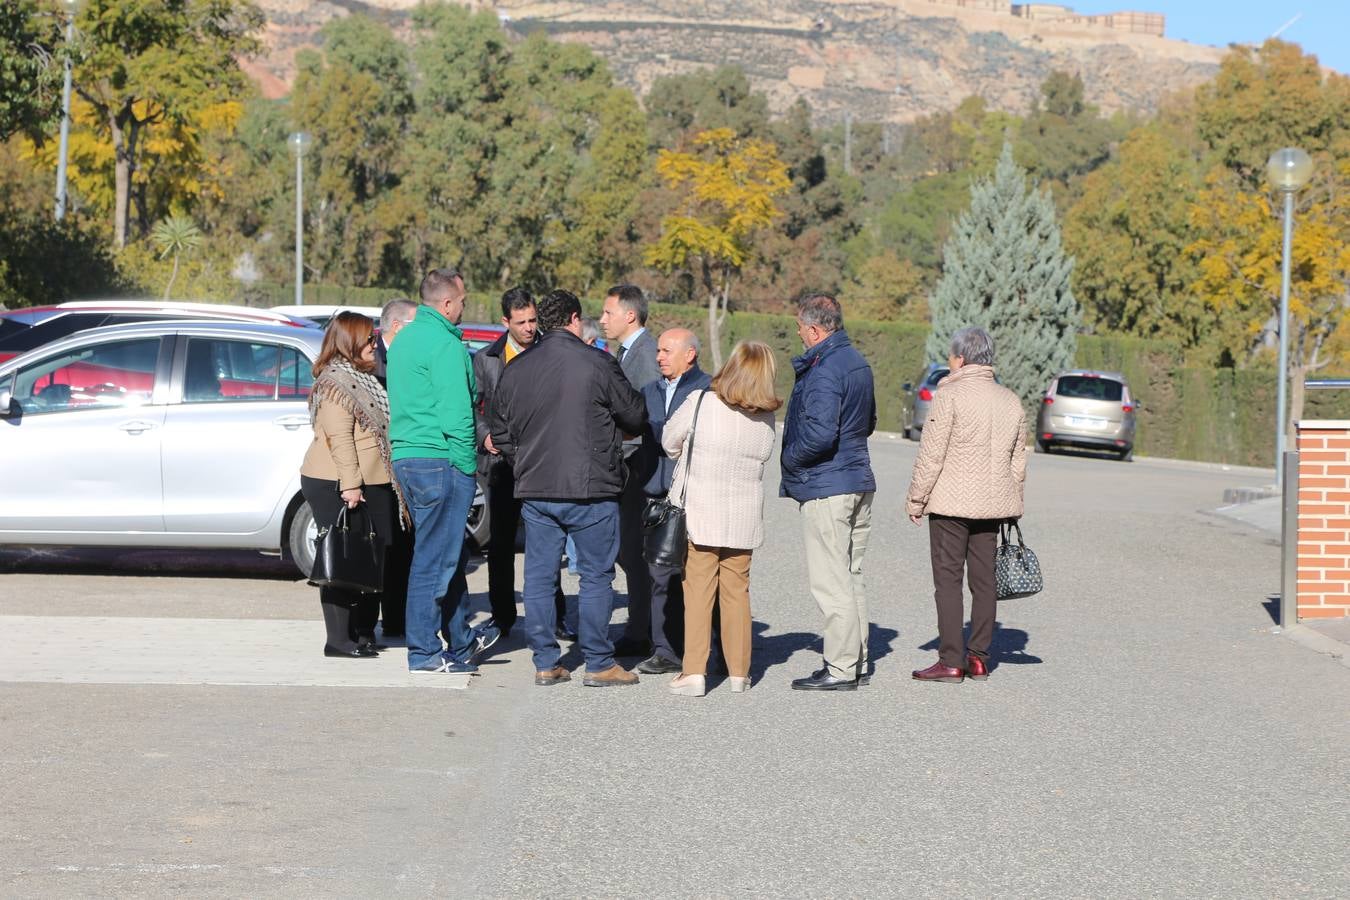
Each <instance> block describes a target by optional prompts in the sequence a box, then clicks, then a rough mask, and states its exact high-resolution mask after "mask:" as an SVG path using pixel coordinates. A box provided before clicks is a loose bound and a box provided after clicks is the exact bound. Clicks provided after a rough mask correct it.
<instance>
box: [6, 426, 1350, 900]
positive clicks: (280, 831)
mask: <svg viewBox="0 0 1350 900" xmlns="http://www.w3.org/2000/svg"><path fill="white" fill-rule="evenodd" d="M913 457H914V448H913V445H912V444H907V443H905V442H903V441H899V440H891V439H885V438H883V439H879V440H877V441H876V442H875V443H874V460H875V463H876V467H877V470H878V478H879V482H880V492H879V500H878V502H877V504H876V507H875V509H876V522H875V530H874V534H875V538H874V542H873V548H872V550H871V553H870V555H869V557H868V560H867V565H866V575H867V581H868V584H869V593H870V596H871V598H872V605H873V609H874V616H873V618H874V620H875V622H876V624H875V625H874V626H873V632H872V638H871V640H872V655H873V658H874V659H876V661H877V675H876V677H875V678H874V679H873V682H872V685H871V686H870V687H869V688H865V689H863V690H860V691H859V692H857V693H855V694H839V695H829V694H824V695H812V694H805V695H803V694H800V693H794V692H792V691H789V690H788V689H787V682H788V681H789V680H790V679H791V678H792V677H795V676H797V675H801V674H804V673H806V672H809V671H810V670H811V669H813V668H814V667H815V665H816V663H817V659H818V652H819V649H818V642H817V639H816V636H815V635H816V631H817V628H818V625H819V623H818V617H817V613H816V611H815V609H814V605H813V603H812V601H811V600H810V598H809V595H808V594H807V593H806V590H805V588H804V584H805V573H804V571H803V564H802V552H801V538H800V534H799V531H798V523H797V520H796V512H795V508H794V506H793V505H792V504H791V503H789V502H788V501H780V500H777V499H774V500H771V501H770V502H769V504H768V518H769V522H768V534H769V535H770V542H769V543H768V545H766V547H765V548H763V549H762V550H761V551H759V552H757V553H756V555H755V561H754V571H753V579H752V593H753V603H754V607H755V612H756V620H757V633H756V637H755V675H756V679H757V680H756V684H755V686H754V688H753V689H752V690H751V691H750V692H749V693H748V694H744V695H732V694H731V693H730V692H729V691H728V690H726V689H725V687H723V686H714V690H713V691H712V692H711V693H710V694H709V695H708V697H706V698H704V699H701V700H696V699H690V698H676V697H671V696H669V695H668V694H667V693H666V692H665V685H664V682H665V680H666V679H665V678H664V677H662V678H644V679H643V682H642V684H641V685H640V686H638V687H637V688H632V689H621V690H607V691H597V690H588V689H584V688H582V687H581V685H580V684H579V683H577V682H574V683H573V684H571V685H566V686H562V687H558V688H550V689H544V688H535V687H533V686H532V684H531V666H530V663H529V657H528V653H527V652H526V651H525V650H524V649H523V648H522V647H521V646H520V645H519V643H514V644H513V646H511V647H509V648H507V651H506V652H504V653H502V654H501V655H499V656H497V657H496V658H495V659H494V660H493V661H492V663H493V664H491V665H488V666H486V667H485V669H484V674H483V675H482V677H480V678H477V679H474V683H473V684H472V686H471V687H470V688H469V689H468V690H460V691H440V690H426V689H419V688H417V687H415V686H409V685H408V684H406V683H399V682H397V681H390V683H389V684H387V685H386V686H368V687H361V686H323V685H325V684H329V682H328V681H325V680H324V679H325V678H327V677H329V676H330V675H331V674H332V672H333V671H334V670H333V669H331V668H325V667H327V666H330V665H331V666H341V665H346V666H354V665H372V666H388V669H387V674H390V675H391V677H392V675H393V674H394V673H396V669H397V663H398V660H397V658H396V657H397V654H387V655H386V657H393V658H382V659H380V660H377V661H373V662H370V663H366V662H359V663H357V662H354V663H347V662H345V661H343V662H341V663H339V662H337V661H331V662H330V661H324V660H321V659H318V658H317V650H318V647H319V643H320V641H321V639H322V638H321V629H320V626H319V624H318V622H317V609H316V606H317V604H316V598H315V596H314V593H313V591H312V589H309V588H306V587H305V586H304V585H302V584H299V583H297V582H296V581H295V580H293V579H292V578H291V577H290V575H289V573H288V572H287V571H286V570H285V568H284V567H283V566H279V565H278V564H276V563H272V562H267V561H260V560H258V559H257V558H254V557H250V556H248V555H240V556H231V557H229V558H228V559H227V560H223V558H221V557H210V556H208V557H205V558H203V557H201V556H200V555H198V556H175V557H171V558H170V563H169V565H168V567H167V568H166V567H163V566H161V567H160V568H159V569H158V570H156V571H155V572H153V573H151V574H149V575H147V574H145V573H144V571H143V566H144V565H145V560H147V559H151V558H155V557H150V556H147V555H139V556H138V557H136V558H130V557H127V556H125V555H121V554H117V555H114V556H111V557H109V556H105V557H103V558H98V557H97V555H95V556H94V558H91V557H90V555H88V554H77V555H74V556H72V555H70V554H62V555H57V556H55V557H51V556H49V557H47V558H46V561H45V562H44V561H42V560H41V559H39V560H36V561H35V560H34V559H33V558H32V557H31V555H29V554H26V553H20V552H10V553H6V554H3V555H0V571H4V572H5V574H0V626H4V627H6V628H7V629H8V631H9V632H10V634H11V635H14V634H16V633H22V635H24V637H23V640H22V643H21V644H20V645H17V646H16V645H15V643H12V642H11V643H10V646H9V647H8V649H9V651H10V652H9V653H8V654H6V655H7V656H8V657H9V659H10V661H9V662H3V661H0V810H3V813H2V814H0V894H3V895H10V896H25V897H27V896H71V895H88V894H131V895H146V896H170V895H174V896H182V895H191V896H241V895H250V896H315V895H323V896H355V895H358V894H364V895H389V894H393V895H404V896H426V895H430V894H433V893H436V894H440V895H443V896H451V897H494V898H495V897H503V898H506V897H544V896H553V897H570V896H577V897H581V896H585V897H629V896H639V895H641V896H653V897H724V896H726V897H729V896H785V895H801V896H826V897H857V896H905V897H943V898H949V897H954V896H976V895H978V896H992V895H1000V896H1053V897H1063V896H1079V897H1087V896H1092V897H1099V896H1110V897H1144V896H1149V897H1153V896H1211V895H1219V894H1230V895H1237V896H1252V897H1272V896H1278V897H1292V896H1310V897H1332V896H1345V895H1347V894H1350V863H1347V858H1348V857H1347V853H1346V850H1345V848H1346V847H1347V846H1350V816H1347V803H1346V797H1347V787H1348V786H1350V785H1347V774H1346V773H1347V766H1346V762H1347V757H1346V749H1345V748H1346V747H1347V746H1348V745H1350V724H1348V723H1347V717H1346V715H1345V711H1346V710H1347V709H1350V671H1348V670H1347V669H1346V668H1345V667H1343V666H1340V665H1338V664H1337V663H1336V662H1335V661H1333V660H1331V659H1329V658H1327V657H1325V656H1321V655H1319V654H1317V653H1314V652H1311V651H1309V650H1307V649H1305V648H1304V647H1301V646H1298V645H1296V644H1294V643H1293V642H1291V641H1288V640H1286V639H1284V638H1282V637H1280V636H1277V635H1273V634H1271V633H1270V631H1269V628H1270V625H1271V619H1270V616H1269V614H1268V612H1267V609H1266V605H1265V601H1266V600H1267V598H1268V597H1269V595H1270V594H1272V593H1274V592H1275V591H1277V590H1278V587H1279V571H1278V549H1277V546H1276V542H1275V541H1274V540H1273V539H1272V538H1271V536H1270V535H1268V534H1266V533H1263V532H1261V531H1259V530H1258V529H1255V528H1244V527H1243V526H1241V525H1238V524H1235V523H1233V522H1231V521H1229V520H1225V519H1222V518H1219V517H1216V516H1213V515H1212V514H1210V513H1209V512H1208V510H1211V509H1213V508H1214V507H1215V506H1217V505H1218V502H1219V498H1220V496H1221V493H1222V489H1223V488H1224V487H1232V486H1236V485H1239V484H1258V483H1261V482H1262V481H1263V480H1266V479H1268V476H1266V478H1263V477H1262V476H1260V475H1258V474H1252V473H1234V472H1227V473H1225V472H1222V471H1217V470H1203V469H1188V468H1178V467H1175V466H1167V465H1161V464H1154V463H1149V462H1136V463H1134V464H1128V465H1127V464H1121V463H1114V462H1109V461H1105V460H1099V459H1090V458H1074V457H1060V456H1056V457H1044V456H1036V457H1035V458H1034V459H1033V462H1032V468H1031V482H1030V484H1029V487H1028V507H1029V512H1028V516H1027V519H1026V525H1027V539H1028V541H1029V542H1030V543H1031V544H1032V546H1034V548H1035V549H1036V550H1037V551H1038V553H1039V554H1040V556H1041V558H1042V560H1043V563H1044V566H1045V568H1046V571H1047V577H1048V580H1049V586H1048V588H1047V590H1046V591H1045V593H1043V594H1042V595H1040V596H1038V597H1035V598H1030V599H1027V600H1019V601H1009V602H1007V603H1005V604H1002V605H1001V606H1000V626H1001V627H1000V631H999V633H998V637H997V639H996V641H997V643H996V658H997V660H998V662H999V667H998V668H997V669H996V670H995V672H994V674H993V676H992V677H991V678H990V679H989V680H988V681H987V682H985V683H983V684H976V683H972V682H967V683H966V684H963V685H959V686H957V685H927V684H918V683H915V682H912V681H911V680H910V678H909V672H910V670H911V669H913V668H916V667H918V666H920V665H926V664H927V663H928V662H930V661H931V660H932V659H933V658H934V655H935V653H934V651H933V649H932V648H933V646H934V642H935V638H936V631H935V627H934V620H933V609H932V600H931V596H932V589H931V584H930V580H929V571H928V564H927V540H926V533H925V531H924V530H921V529H918V528H915V527H913V526H912V525H910V524H909V523H908V522H907V521H906V520H905V519H904V516H903V510H902V508H901V505H900V504H899V502H898V498H899V497H900V496H901V493H902V491H903V490H904V487H905V485H906V483H907V480H908V475H909V470H910V466H911V464H912V462H913ZM222 560H223V561H222ZM72 566H74V567H76V568H77V572H76V573H75V574H62V573H63V572H64V571H66V570H67V569H68V568H70V567H72ZM484 576H485V573H484V572H483V571H482V570H480V571H478V572H475V573H474V574H473V576H472V584H473V589H474V590H475V591H476V592H477V593H476V596H475V602H476V603H477V605H478V606H479V608H480V609H482V608H485V597H484V596H483V595H482V590H483V588H484V586H485V582H484ZM621 616H622V611H620V613H619V614H618V616H616V619H617V618H621ZM4 617H13V618H4ZM94 617H99V618H94ZM145 619H152V620H154V619H157V620H159V623H160V628H159V629H155V627H154V625H155V623H154V622H150V623H148V624H147V623H146V622H145V621H144V620H145ZM202 619H227V620H228V619H234V620H236V621H235V622H229V621H225V622H221V623H218V624H217V626H216V627H217V628H218V633H219V635H220V639H219V641H218V642H216V643H215V644H214V645H212V644H205V645H200V646H201V649H200V654H201V659H200V668H201V669H202V670H203V671H204V672H205V673H206V674H198V675H194V674H193V673H192V672H191V671H190V670H191V668H192V667H191V666H190V665H189V666H187V667H186V674H184V671H185V670H184V666H183V664H182V660H181V659H179V669H176V670H174V672H176V673H177V674H173V673H170V674H168V675H164V676H163V677H160V678H152V677H150V675H146V676H145V678H144V682H143V683H136V684H126V683H94V682H98V681H101V680H102V681H107V680H114V679H113V678H112V675H111V674H108V673H112V672H113V670H116V672H117V673H125V672H126V671H127V670H129V669H134V668H135V666H134V665H132V664H131V663H129V662H128V661H127V660H126V659H116V660H115V661H114V658H115V657H116V656H117V655H119V654H121V655H124V656H125V655H130V656H132V657H135V658H139V657H144V658H145V659H146V667H145V668H147V669H150V668H152V665H151V664H152V663H156V662H162V659H161V657H162V656H163V655H164V654H166V653H171V652H173V651H171V650H168V649H164V648H162V647H159V645H158V644H157V643H156V638H158V637H162V636H166V635H171V636H174V637H175V640H177V641H180V642H181V641H187V640H188V638H187V637H183V636H184V635H200V633H201V630H200V627H199V622H198V620H202ZM264 619H277V620H285V621H279V622H276V623H275V627H276V628H277V629H278V633H282V632H283V631H284V632H285V633H286V634H303V633H305V632H304V626H303V625H302V624H298V622H300V621H309V622H310V623H311V625H310V627H311V630H312V637H309V638H306V639H304V640H301V641H300V642H299V643H298V644H296V645H295V646H294V647H292V648H289V649H287V648H284V647H277V648H276V649H275V650H274V651H273V654H274V656H275V657H277V658H278V659H281V660H284V661H285V664H284V665H282V664H280V663H278V665H277V666H276V667H275V671H273V670H272V669H268V667H267V664H266V662H265V660H264V662H259V661H258V660H257V657H258V652H259V651H258V650H257V649H256V648H252V647H248V646H246V645H248V644H250V643H256V642H258V641H259V640H261V639H260V638H259V637H258V629H259V627H260V626H259V620H264ZM119 620H125V621H119ZM81 635H84V636H85V637H87V641H85V642H82V640H81ZM305 640H308V643H305ZM513 640H514V639H513ZM194 646H198V645H194ZM35 647H36V648H38V649H39V650H40V651H41V653H40V655H42V656H43V657H44V663H43V664H44V665H45V666H46V667H47V670H48V671H52V672H54V673H55V675H54V676H53V681H48V682H43V683H32V682H29V683H19V682H18V681H17V680H16V679H17V678H18V677H19V674H18V673H20V672H21V671H23V670H24V667H23V666H22V665H21V664H20V663H18V662H15V661H14V658H15V656H16V652H15V651H25V652H27V651H30V650H31V649H32V648H35ZM51 656H56V657H58V658H60V664H59V665H56V666H52V665H51V662H50V658H49V657H51ZM179 656H181V653H180V654H179ZM263 656H264V657H265V656H266V654H265V653H264V654H263ZM292 657H293V658H294V659H299V660H301V661H302V662H305V663H307V664H308V667H307V668H306V667H302V670H303V671H305V672H306V675H305V677H311V680H313V681H315V682H316V684H314V685H304V686H302V685H300V684H297V683H296V681H297V679H298V678H299V677H300V676H297V674H296V667H295V665H294V659H292ZM241 660H245V661H244V662H241ZM241 666H242V667H246V668H249V669H250V670H252V671H254V672H255V674H257V676H258V677H257V678H256V680H258V681H267V680H268V678H267V677H264V676H265V675H266V674H267V672H272V673H273V675H274V677H273V678H272V681H273V682H274V683H273V684H271V685H251V686H229V685H228V684H220V683H213V682H219V681H221V680H226V681H228V678H227V677H226V676H229V675H230V674H231V673H232V672H233V671H235V670H236V669H238V668H240V667H241ZM165 671H167V670H165ZM372 671H373V670H372ZM212 673H218V674H219V676H220V677H216V675H213V674H212ZM56 676H60V677H64V678H65V680H67V681H83V682H89V683H80V684H69V683H65V684H62V683H55V682H54V677H56ZM321 676H322V677H321ZM119 677H121V676H119ZM361 677H374V676H361ZM355 678H356V676H353V679H355ZM376 680H378V679H376ZM193 681H195V682H200V683H186V682H193Z"/></svg>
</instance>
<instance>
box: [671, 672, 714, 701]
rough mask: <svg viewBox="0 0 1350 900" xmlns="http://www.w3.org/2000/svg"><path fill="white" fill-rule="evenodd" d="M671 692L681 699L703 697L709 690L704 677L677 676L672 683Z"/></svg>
mask: <svg viewBox="0 0 1350 900" xmlns="http://www.w3.org/2000/svg"><path fill="white" fill-rule="evenodd" d="M670 692H671V693H672V694H678V695H679V696H681V697H702V696H703V695H704V694H705V693H707V688H706V686H705V683H704V678H703V676H702V675H677V676H675V678H674V679H673V680H672V681H671V682H670Z"/></svg>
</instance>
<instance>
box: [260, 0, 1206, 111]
mask: <svg viewBox="0 0 1350 900" xmlns="http://www.w3.org/2000/svg"><path fill="white" fill-rule="evenodd" d="M415 3H416V0H364V2H361V0H260V6H261V7H262V8H263V10H264V11H265V12H266V13H267V16H268V31H267V35H266V38H265V40H266V43H267V46H268V48H269V52H268V54H267V55H266V56H265V57H264V58H262V59H259V60H255V61H253V62H252V63H251V64H250V65H249V70H250V72H251V73H252V74H253V75H254V77H255V78H257V79H258V81H259V83H260V84H262V86H263V88H264V90H265V91H267V92H268V93H269V94H272V95H277V94H280V93H284V91H285V90H286V86H287V85H288V84H289V83H290V79H291V78H292V76H293V59H294V54H295V51H296V50H297V49H298V48H300V47H303V46H306V45H309V44H312V43H314V42H315V41H316V33H317V31H318V29H319V28H320V27H321V26H322V25H323V23H324V22H326V21H328V20H329V19H331V18H334V17H337V16H343V15H349V14H351V13H353V12H363V13H366V14H369V15H373V16H376V17H378V18H381V19H383V20H385V21H387V22H388V23H389V24H391V25H392V26H394V28H395V29H396V30H403V29H405V28H406V26H407V19H408V10H409V9H410V8H411V7H412V6H414V5H415ZM468 5H475V6H480V7H484V8H489V9H495V10H496V11H497V13H498V15H499V16H500V17H501V18H502V21H503V24H504V27H506V28H509V29H511V30H512V31H514V32H517V33H521V34H523V33H527V32H529V31H531V30H536V29H542V30H544V31H546V32H547V33H549V34H551V35H553V36H555V37H556V38H558V39H560V40H567V41H577V42H580V43H584V44H586V45H588V46H590V47H591V48H593V49H594V50H596V51H597V52H598V53H600V54H602V55H604V56H605V57H606V58H607V59H609V60H610V63H611V66H612V68H613V70H614V72H615V73H616V75H617V76H618V77H619V78H620V79H621V80H622V81H623V82H624V83H626V84H628V85H630V86H631V87H633V88H635V89H637V90H638V91H645V90H646V89H647V87H649V86H650V84H651V82H652V81H653V80H654V79H656V78H657V77H659V76H661V75H666V74H671V73H678V72H687V71H690V70H693V69H697V68H700V67H707V66H712V65H717V64H721V63H735V64H738V65H740V66H742V67H743V68H744V69H745V70H746V72H747V73H748V74H749V76H750V78H751V80H752V81H753V82H754V84H755V86H756V87H757V88H758V89H760V90H762V91H764V92H765V93H766V94H768V96H769V97H770V99H771V101H772V104H773V106H774V107H775V108H777V109H782V108H784V107H786V106H788V105H789V104H791V103H792V102H793V101H794V100H796V99H797V98H798V97H803V96H804V97H806V98H807V100H808V101H810V103H811V105H812V107H813V108H814V109H815V110H816V111H817V114H818V115H819V116H820V117H821V118H822V119H825V120H830V119H837V118H839V117H841V116H842V115H843V114H844V112H845V111H846V110H847V111H851V112H852V113H853V115H854V116H855V117H857V118H860V119H870V120H884V121H892V122H905V121H909V120H911V119H914V118H915V117H917V116H920V115H924V114H926V113H930V112H934V111H938V110H944V109H950V108H952V107H954V106H956V104H957V103H959V102H960V101H961V100H962V99H964V98H965V97H968V96H970V95H972V94H976V95H979V96H982V97H984V98H985V99H986V100H988V101H989V103H990V104H991V105H993V106H995V107H998V108H1001V109H1006V110H1009V111H1022V110H1025V108H1026V107H1027V106H1028V104H1029V103H1030V102H1031V100H1032V98H1033V97H1034V96H1035V94H1036V90H1037V87H1038V85H1039V84H1040V83H1041V82H1042V81H1043V80H1044V79H1045V77H1046V76H1047V75H1048V74H1049V73H1050V72H1051V71H1053V70H1055V69H1063V70H1066V71H1070V72H1076V73H1078V74H1080V75H1081V76H1082V78H1083V81H1084V83H1085V84H1086V87H1087V96H1088V99H1089V101H1090V102H1092V103H1095V104H1097V105H1098V106H1100V107H1101V108H1102V109H1103V110H1105V111H1107V112H1113V111H1116V110H1151V109H1153V108H1155V107H1156V105H1157V104H1158V102H1159V101H1160V100H1161V99H1162V98H1163V97H1164V96H1166V95H1167V94H1168V93H1170V92H1173V91H1176V90H1178V89H1181V88H1185V87H1188V86H1191V85H1194V84H1197V83H1199V82H1201V81H1204V80H1205V79H1207V78H1208V77H1210V76H1211V75H1212V74H1213V73H1214V72H1215V71H1216V69H1217V67H1218V63H1219V60H1220V58H1221V57H1222V55H1223V51H1221V50H1219V49H1216V48H1213V47H1202V46H1197V45H1194V44H1187V43H1184V42H1181V41H1173V40H1168V39H1165V38H1161V37H1155V36H1152V35H1145V34H1133V33H1128V32H1124V31H1114V30H1111V29H1108V28H1105V27H1098V26H1091V25H1086V24H1078V23H1070V22H1047V21H1032V20H1027V19H1022V18H1015V17H1013V16H1012V15H1011V14H1009V13H1003V12H995V11H990V10H974V9H969V8H966V7H963V6H960V5H957V4H955V3H951V2H950V0H948V2H944V0H870V2H869V0H570V2H546V3H539V2H528V0H499V2H496V3H489V2H473V3H470V4H468Z"/></svg>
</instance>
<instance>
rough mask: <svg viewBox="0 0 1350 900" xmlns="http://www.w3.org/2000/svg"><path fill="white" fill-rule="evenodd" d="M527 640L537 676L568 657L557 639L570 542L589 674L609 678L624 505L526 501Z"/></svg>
mask: <svg viewBox="0 0 1350 900" xmlns="http://www.w3.org/2000/svg"><path fill="white" fill-rule="evenodd" d="M521 518H523V519H524V520H525V636H526V638H528V639H529V642H530V649H531V650H533V651H534V667H535V669H536V670H537V671H540V672H542V671H544V670H545V669H552V668H553V667H554V666H556V665H557V664H558V660H559V659H560V658H561V657H562V650H561V648H559V647H558V639H557V637H555V636H554V633H553V632H554V628H555V627H556V625H557V623H556V621H555V613H554V610H553V590H554V585H555V584H556V583H557V578H558V560H559V559H560V558H561V557H562V552H563V545H564V543H565V542H566V540H567V538H569V537H570V538H571V539H572V540H573V542H574V543H575V544H576V548H577V550H576V561H577V571H578V572H579V573H580V575H581V589H580V591H578V593H577V634H578V638H579V643H580V645H581V653H582V655H583V656H584V657H585V659H586V671H588V672H603V671H604V670H605V669H608V668H610V667H611V666H613V665H614V644H613V643H612V642H611V641H610V639H609V617H610V615H611V614H612V613H613V612H614V586H613V585H614V559H615V557H617V556H618V555H619V501H618V499H617V498H615V499H613V500H589V501H588V500H526V501H525V502H524V504H523V505H522V507H521Z"/></svg>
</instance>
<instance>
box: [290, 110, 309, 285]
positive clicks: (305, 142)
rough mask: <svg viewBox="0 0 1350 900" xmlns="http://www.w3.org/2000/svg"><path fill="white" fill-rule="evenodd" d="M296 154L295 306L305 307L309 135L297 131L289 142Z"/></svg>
mask: <svg viewBox="0 0 1350 900" xmlns="http://www.w3.org/2000/svg"><path fill="white" fill-rule="evenodd" d="M287 143H288V144H290V145H291V152H292V153H294V154H295V305H296V306H304V305H305V168H304V159H305V151H306V150H308V149H309V135H308V134H306V133H305V132H303V131H297V132H295V133H293V134H292V135H291V136H290V139H289V140H288V141H287Z"/></svg>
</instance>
